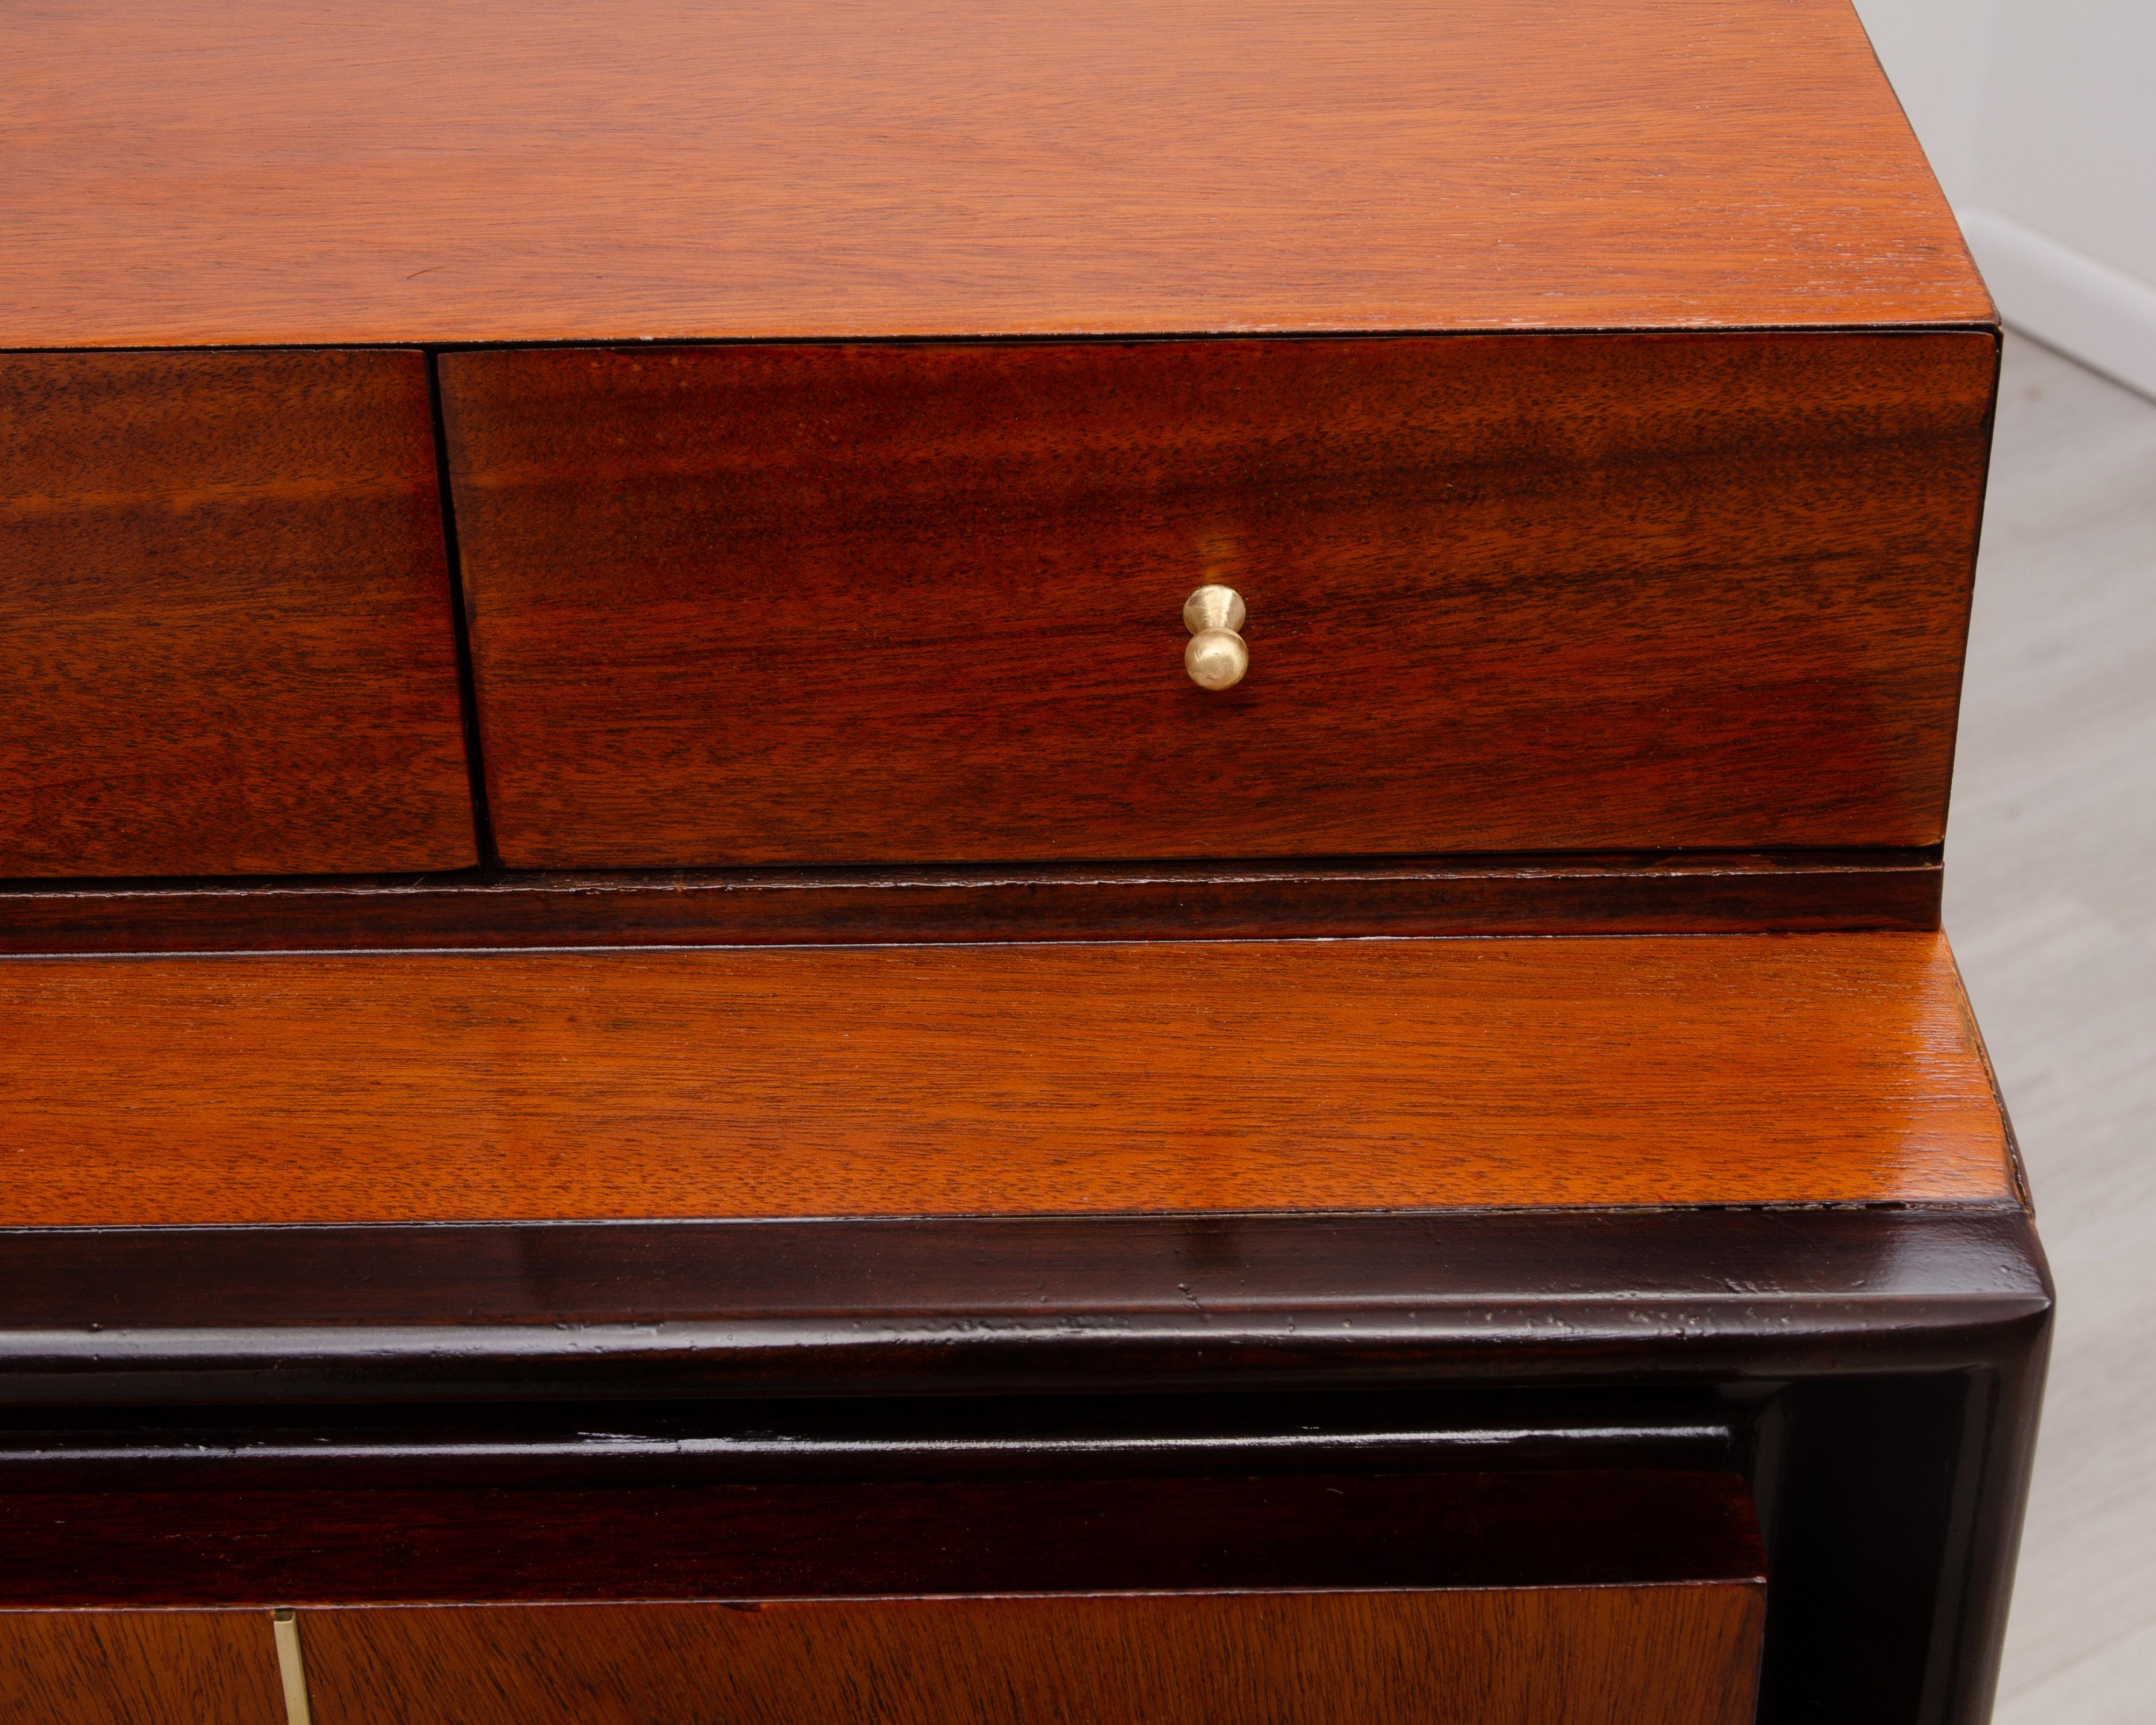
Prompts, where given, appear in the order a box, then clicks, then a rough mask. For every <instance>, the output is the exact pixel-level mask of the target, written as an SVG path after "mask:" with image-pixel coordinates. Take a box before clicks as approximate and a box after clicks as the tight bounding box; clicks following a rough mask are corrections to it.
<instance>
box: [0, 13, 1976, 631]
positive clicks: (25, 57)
mask: <svg viewBox="0 0 2156 1725" xmlns="http://www.w3.org/2000/svg"><path fill="white" fill-rule="evenodd" d="M901 26H902V27H901ZM0 42H4V44H5V46H4V51H3V52H0V64H5V65H7V66H8V69H9V70H8V74H7V75H8V83H9V86H10V88H11V90H12V92H13V95H14V96H15V99H16V101H17V103H18V106H19V110H20V118H19V119H18V121H17V123H16V128H15V130H14V131H13V133H12V134H11V147H10V148H9V150H8V152H7V155H6V157H5V158H4V160H0V223H4V224H5V225H4V226H0V345H6V346H17V347H33V346H44V345H61V346H79V345H84V344H95V345H100V346H101V345H107V344H117V345H138V344H141V345H156V344H187V343H199V342H218V341H259V342H341V341H531V340H557V339H564V338H567V339H575V338H579V337H582V338H598V339H610V338H618V337H630V336H884V335H892V334H913V335H982V334H1006V335H1009V334H1020V333H1065V332H1072V331H1202V330H1238V329H1240V330H1266V331H1313V330H1345V329H1408V330H1421V329H1454V328H1492V327H1496V328H1511V327H1517V326H1531V327H1532V326H1542V327H1558V328H1564V327H1578V326H1625V327H1652V326H1661V327H1672V326H1674V327H1685V326H1699V325H1759V324H1775V325H1784V324H1850V323H1861V322H1871V321H1887V322H1902V323H1935V322H1945V321H1979V320H1984V319H1987V318H1989V316H1990V315H1991V311H1990V305H1989V300H1988V299H1987V298H1986V296H1985V294H1984V288H1983V285H1982V284H1981V283H1980V282H1979V280H1978V278H1977V275H1976V272H1975V270H1974V267H1973V266H1972V265H1971V264H1970V263H1969V256H1968V254H1967V252H1966V250H1965V249H1963V245H1962V242H1961V236H1960V234H1958V232H1957V230H1956V229H1955V227H1954V224H1953V218H1952V216H1951V215H1950V214H1949V213H1948V208H1947V205H1946V202H1945V199H1944V198H1942V197H1941V195H1940V193H1939V191H1938V187H1937V185H1936V184H1935V183H1934V182H1933V179H1932V177H1931V174H1930V172H1929V171H1928V169H1927V168H1926V167H1925V165H1924V161H1923V157H1922V155H1921V154H1920V153H1919V151H1918V150H1917V144H1916V141H1915V140H1914V139H1913V138H1912V136H1910V133H1909V129H1908V126H1907V123H1906V122H1905V121H1903V119H1902V115H1901V112H1900V110H1899V109H1898V108H1897V105H1896V104H1895V100H1894V97H1893V95H1892V92H1891V91H1890V90H1888V88H1887V85H1886V80H1885V79H1884V78H1883V77H1882V76H1881V74H1880V71H1879V69H1878V66H1877V64H1876V62H1875V61H1874V59H1872V56H1871V49H1870V48H1869V45H1868V44H1866V40H1865V38H1864V35H1863V33H1862V31H1861V29H1860V28H1859V27H1858V24H1857V22H1856V17H1855V16H1854V14H1853V13H1851V11H1850V9H1849V8H1848V6H1847V5H1846V4H1845V3H1843V0H1774V3H1771V4H1762V3H1760V0H1603V3H1599V4H1597V5H1594V6H1592V7H1569V8H1563V9H1560V10H1555V11H1553V9H1552V8H1549V7H1548V6H1547V5H1545V4H1542V3H1540V0H1481V3H1478V4H1477V5H1476V6H1474V7H1472V8H1446V9H1443V10H1440V11H1437V12H1435V13H1433V11H1432V10H1431V8H1429V7H1427V6H1424V5H1420V4H1417V3H1415V0H1365V3H1363V4H1359V5H1357V6H1355V7H1353V8H1341V7H1337V6H1329V5H1324V4H1319V3H1312V0H1235V3H1229V0H1162V3H1159V4H1155V5H1149V6H1145V7H1136V8H1133V7H1107V6H1103V5H1097V4H1096V5H1088V6H1069V5H1051V4H1047V3H1038V0H1037V3H1031V4H1025V5H1019V6H1012V5H1006V4H1001V3H998V0H931V3H924V4H908V5H906V6H905V7H903V8H896V9H895V8H894V7H893V6H892V5H891V4H890V3H888V0H810V3H802V0H788V3H784V4H768V3H767V4H747V5H735V6H730V7H727V8H724V9H723V10H720V11H702V10H698V9H696V8H680V7H676V6H669V5H664V4H660V3H657V0H633V3H623V4H616V5H612V6H608V7H607V8H604V9H603V11H594V10H592V9H590V8H584V7H581V6H576V5H572V4H567V3H563V0H543V3H539V4H531V3H524V0H517V3H511V0H475V3H470V4H465V5H460V6H458V7H454V8H443V7H439V6H430V5H426V4H423V3H420V0H376V3H373V4H370V5H368V6H367V7H365V8H349V9H346V10H345V11H342V12H341V13H338V14H337V16H336V17H335V18H331V19H326V20H325V19H323V18H315V17H309V18H306V19H305V20H304V21H302V20H300V18H296V17H295V15H294V14H293V13H291V12H290V10H289V9H288V8H285V7H284V6H281V5H279V4H275V3H273V0H216V3H214V4H212V3H210V0H188V3H185V4H172V5H167V6H163V7H161V8H157V11H156V12H155V13H152V14H149V15H145V14H144V13H142V12H141V10H140V9H139V8H134V7H130V6H126V5H122V4H118V3H115V0H100V3H94V4H87V5H77V6H73V7H70V8H66V9H64V10H54V9H53V8H44V9H40V10H37V11H19V10H18V11H16V12H14V13H11V14H10V16H9V19H8V23H7V25H6V27H5V35H4V37H0ZM1177 597H1178V599H1179V598H1180V595H1178V596H1177Z"/></svg>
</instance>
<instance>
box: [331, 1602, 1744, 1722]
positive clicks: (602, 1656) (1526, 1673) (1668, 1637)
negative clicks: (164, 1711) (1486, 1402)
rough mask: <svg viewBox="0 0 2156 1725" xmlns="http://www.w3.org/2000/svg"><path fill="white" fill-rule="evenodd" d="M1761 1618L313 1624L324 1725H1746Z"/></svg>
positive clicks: (1369, 1608)
mask: <svg viewBox="0 0 2156 1725" xmlns="http://www.w3.org/2000/svg"><path fill="white" fill-rule="evenodd" d="M1764 1615H1765V1613H1764V1609H1763V1599H1762V1589H1760V1588H1759V1587H1758V1585H1757V1584H1743V1583H1720V1584H1712V1583H1707V1584H1698V1585H1694V1586H1679V1587H1599V1588H1582V1589H1575V1588H1536V1589H1521V1590H1517V1591H1512V1592H1486V1591H1476V1590H1465V1591H1458V1592H1441V1593H1354V1592H1348V1593H1325V1594H1169V1595H1164V1596H1156V1597H1153V1598H1150V1599H1145V1598H1132V1597H1129V1596H1116V1595H1106V1596H1095V1597H1091V1598H1086V1599H933V1600H928V1599H924V1600H911V1601H905V1602H895V1601H882V1600H875V1601H870V1600H855V1601H846V1602H843V1603H841V1602H829V1603H824V1602H818V1603H814V1604H804V1603H783V1604H771V1605H765V1606H762V1607H759V1608H758V1609H754V1610H751V1611H742V1610H729V1609H726V1608H725V1607H723V1606H701V1607H699V1606H612V1607H608V1606H569V1607H554V1608H550V1609H541V1610H536V1611H535V1610H532V1609H516V1608H511V1609H493V1610H487V1609H465V1610H451V1611H366V1612H312V1613H309V1614H307V1615H306V1616H305V1619H304V1620H303V1621H304V1623H305V1630H306V1634H307V1637H308V1643H307V1645H308V1646H309V1648H310V1650H311V1651H310V1659H311V1671H312V1672H313V1673H314V1674H316V1681H317V1686H318V1689H319V1692H321V1695H322V1697H324V1701H323V1704H321V1705H318V1706H317V1707H316V1718H317V1719H318V1720H320V1721H321V1725H382V1722H394V1725H528V1722H530V1721H531V1720H532V1719H534V1718H554V1717H561V1715H560V1714H559V1712H557V1711H556V1710H557V1709H558V1708H559V1707H560V1705H561V1701H562V1697H564V1696H574V1697H576V1702H575V1706H576V1717H577V1722H578V1725H643V1722H645V1721H649V1720H651V1719H653V1718H654V1717H665V1718H667V1719H670V1720H683V1721H696V1722H704V1721H709V1722H711V1725H718V1722H720V1721H725V1722H727V1725H735V1722H739V1725H1010V1722H1013V1721H1017V1720H1025V1721H1028V1722H1033V1721H1039V1722H1042V1725H1050V1722H1053V1725H1143V1722H1150V1721H1154V1720H1163V1719H1176V1720H1200V1719H1204V1720H1234V1721H1235V1722H1237V1725H1409V1722H1413V1725H1635V1722H1638V1721H1642V1720H1653V1721H1655V1725H1750V1722H1751V1721H1752V1720H1753V1717H1754V1715H1753V1699H1754V1697H1755V1696H1756V1694H1757V1692H1758V1659H1759V1640H1760V1630H1761V1627H1762V1620H1763V1617H1764ZM987 1673H993V1678H992V1679H991V1680H990V1681H983V1675H984V1674H987ZM661 1709H663V1710H664V1711H663V1712H658V1711H655V1710H661Z"/></svg>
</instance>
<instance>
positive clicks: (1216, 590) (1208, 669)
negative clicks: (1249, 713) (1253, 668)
mask: <svg viewBox="0 0 2156 1725" xmlns="http://www.w3.org/2000/svg"><path fill="white" fill-rule="evenodd" d="M1243 617H1244V606H1243V596H1242V594H1240V593H1237V592H1236V591H1235V588H1232V587H1214V586H1212V585H1210V584H1208V585H1207V586H1204V587H1201V588H1199V589H1198V591H1197V592H1196V593H1193V594H1191V596H1190V597H1189V598H1187V599H1185V600H1184V601H1183V627H1184V628H1185V629H1188V630H1189V631H1190V644H1189V645H1188V647H1185V648H1184V649H1183V670H1187V671H1188V672H1189V673H1190V680H1191V681H1192V682H1193V683H1195V684H1197V685H1198V686H1199V688H1201V689H1232V688H1234V687H1235V685H1236V684H1238V683H1240V682H1241V681H1242V680H1243V673H1244V672H1245V671H1246V670H1249V669H1250V649H1249V648H1248V647H1246V646H1245V645H1244V644H1243V638H1242V637H1241V636H1240V635H1239V634H1236V633H1235V631H1236V630H1237V629H1240V628H1241V627H1242V626H1243Z"/></svg>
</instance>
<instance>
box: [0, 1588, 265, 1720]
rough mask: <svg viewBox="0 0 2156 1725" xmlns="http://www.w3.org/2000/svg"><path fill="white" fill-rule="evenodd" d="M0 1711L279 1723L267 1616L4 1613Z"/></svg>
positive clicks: (10, 1715) (29, 1716)
mask: <svg viewBox="0 0 2156 1725" xmlns="http://www.w3.org/2000/svg"><path fill="white" fill-rule="evenodd" d="M0 1718H4V1719H8V1720H10V1721H20V1722H22V1725H146V1722H148V1721H151V1720H156V1721H161V1722H162V1721H167V1720H169V1721H172V1722H174V1725H179V1722H182V1721H186V1722H193V1721H201V1722H203V1725H212V1722H214V1725H285V1701H284V1694H283V1692H282V1691H281V1690H280V1688H279V1686H278V1679H277V1653H276V1649H275V1645H274V1644H273V1642H272V1641H271V1640H270V1634H269V1613H268V1612H266V1611H136V1612H77V1611H3V1612H0Z"/></svg>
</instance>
